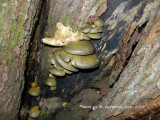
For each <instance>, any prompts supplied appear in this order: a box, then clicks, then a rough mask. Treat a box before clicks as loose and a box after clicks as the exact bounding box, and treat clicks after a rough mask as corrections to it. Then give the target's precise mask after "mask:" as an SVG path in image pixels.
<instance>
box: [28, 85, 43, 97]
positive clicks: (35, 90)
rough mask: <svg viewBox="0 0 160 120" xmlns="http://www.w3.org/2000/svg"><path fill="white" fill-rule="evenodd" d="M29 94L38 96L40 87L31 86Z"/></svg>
mask: <svg viewBox="0 0 160 120" xmlns="http://www.w3.org/2000/svg"><path fill="white" fill-rule="evenodd" d="M28 93H29V94H30V95H31V96H35V97H37V96H39V95H40V87H31V88H30V89H29V91H28Z"/></svg>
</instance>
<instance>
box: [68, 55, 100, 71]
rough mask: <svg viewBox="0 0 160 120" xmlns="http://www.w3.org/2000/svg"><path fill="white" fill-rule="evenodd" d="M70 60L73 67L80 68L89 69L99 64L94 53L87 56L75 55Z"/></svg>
mask: <svg viewBox="0 0 160 120" xmlns="http://www.w3.org/2000/svg"><path fill="white" fill-rule="evenodd" d="M71 62H72V65H73V66H74V67H76V68H80V69H91V68H96V67H98V66H99V60H98V58H97V57H96V55H95V54H93V55H88V56H78V55H75V56H74V57H73V59H72V60H71Z"/></svg>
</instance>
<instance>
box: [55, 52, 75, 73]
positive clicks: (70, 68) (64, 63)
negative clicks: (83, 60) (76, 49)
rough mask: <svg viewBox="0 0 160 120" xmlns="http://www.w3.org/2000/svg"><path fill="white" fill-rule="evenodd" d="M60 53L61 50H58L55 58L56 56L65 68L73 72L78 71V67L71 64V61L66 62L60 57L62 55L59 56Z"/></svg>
mask: <svg viewBox="0 0 160 120" xmlns="http://www.w3.org/2000/svg"><path fill="white" fill-rule="evenodd" d="M60 53H61V51H56V53H55V58H56V60H57V62H58V63H59V64H60V65H61V66H62V67H64V68H65V69H67V70H70V71H73V72H77V71H78V69H76V68H74V67H73V66H72V65H71V64H70V62H69V63H66V62H64V61H63V60H62V59H61V58H60V56H59V54H60Z"/></svg>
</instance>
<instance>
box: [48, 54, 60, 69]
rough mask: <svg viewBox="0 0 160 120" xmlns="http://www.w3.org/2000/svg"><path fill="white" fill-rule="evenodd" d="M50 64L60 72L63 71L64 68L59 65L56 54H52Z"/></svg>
mask: <svg viewBox="0 0 160 120" xmlns="http://www.w3.org/2000/svg"><path fill="white" fill-rule="evenodd" d="M50 63H51V64H53V65H54V67H55V68H57V69H59V70H63V68H62V67H61V66H60V65H59V63H58V62H57V60H56V58H55V56H54V54H50Z"/></svg>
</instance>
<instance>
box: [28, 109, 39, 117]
mask: <svg viewBox="0 0 160 120" xmlns="http://www.w3.org/2000/svg"><path fill="white" fill-rule="evenodd" d="M39 115H40V110H39V107H38V106H34V107H32V108H31V109H30V110H29V117H31V118H38V117H39Z"/></svg>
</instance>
